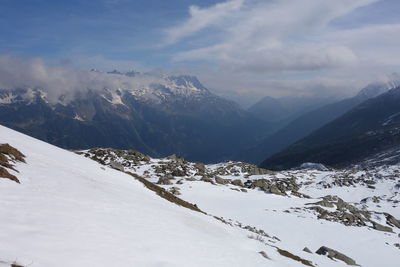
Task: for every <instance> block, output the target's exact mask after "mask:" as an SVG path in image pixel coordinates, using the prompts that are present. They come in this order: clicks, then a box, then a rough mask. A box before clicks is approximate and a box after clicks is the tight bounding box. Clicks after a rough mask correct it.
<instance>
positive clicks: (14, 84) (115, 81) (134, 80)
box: [0, 55, 165, 101]
mask: <svg viewBox="0 0 400 267" xmlns="http://www.w3.org/2000/svg"><path fill="white" fill-rule="evenodd" d="M164 82H165V80H163V79H162V78H161V77H157V76H156V75H145V74H139V75H137V76H135V77H128V76H125V75H115V74H108V73H104V72H97V71H84V70H80V69H76V68H72V67H65V66H50V65H48V64H46V63H45V62H44V60H43V59H41V58H31V59H20V58H15V57H10V56H8V55H0V89H6V90H13V89H16V88H41V89H43V90H45V91H46V92H47V94H48V99H49V100H50V101H56V100H57V99H58V97H59V96H60V95H65V96H67V97H69V98H72V97H73V96H74V95H75V94H76V93H77V92H85V91H87V90H103V89H104V88H109V89H110V88H112V89H115V88H124V89H128V90H134V89H137V88H141V87H147V86H150V85H151V84H155V83H157V84H163V83H164Z"/></svg>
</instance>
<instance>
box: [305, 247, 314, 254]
mask: <svg viewBox="0 0 400 267" xmlns="http://www.w3.org/2000/svg"><path fill="white" fill-rule="evenodd" d="M303 251H305V252H307V253H311V254H312V252H311V250H310V249H309V248H308V247H305V248H303Z"/></svg>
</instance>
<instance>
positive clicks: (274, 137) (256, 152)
mask: <svg viewBox="0 0 400 267" xmlns="http://www.w3.org/2000/svg"><path fill="white" fill-rule="evenodd" d="M399 81H400V79H399V77H398V75H397V74H393V75H391V76H390V82H376V83H372V84H370V85H368V86H366V87H365V88H363V89H362V90H361V91H360V92H359V93H358V94H357V95H355V96H354V97H351V98H347V99H344V100H340V101H336V102H333V103H330V104H327V105H323V106H321V107H319V108H316V109H313V110H311V111H309V112H306V113H305V114H303V115H301V116H299V117H298V118H296V119H294V120H292V121H291V122H289V123H288V124H287V125H286V126H284V127H282V128H281V129H279V130H277V131H276V132H275V133H273V134H270V135H269V136H267V137H265V138H264V139H263V140H261V141H260V142H259V143H258V144H256V145H255V146H253V147H248V148H246V149H244V150H242V151H240V152H238V153H237V154H236V156H235V159H237V160H243V161H247V162H253V163H257V164H259V163H261V162H263V161H264V160H265V159H267V158H269V157H271V156H272V155H274V154H276V153H278V152H280V151H282V150H283V149H285V148H286V147H288V146H290V145H291V144H293V143H295V142H296V141H299V140H300V139H302V138H304V137H306V136H308V135H309V134H311V133H313V132H314V131H316V130H318V129H319V128H320V127H322V126H324V125H325V124H327V123H329V122H331V121H333V120H335V119H336V118H338V117H340V116H342V115H343V114H345V113H346V112H348V111H350V110H351V109H352V108H354V107H356V106H357V105H359V104H361V103H363V102H364V101H366V100H368V99H371V98H374V97H376V96H378V95H380V94H382V93H384V92H387V91H388V90H390V89H391V88H394V87H396V86H398V85H399V84H400V82H399Z"/></svg>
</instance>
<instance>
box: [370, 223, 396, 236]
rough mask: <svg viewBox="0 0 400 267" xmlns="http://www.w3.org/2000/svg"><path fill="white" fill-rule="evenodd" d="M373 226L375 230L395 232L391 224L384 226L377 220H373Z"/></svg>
mask: <svg viewBox="0 0 400 267" xmlns="http://www.w3.org/2000/svg"><path fill="white" fill-rule="evenodd" d="M372 225H373V226H372V228H374V229H375V230H378V231H382V232H388V233H393V229H392V228H390V227H389V226H384V225H382V224H379V223H377V222H372Z"/></svg>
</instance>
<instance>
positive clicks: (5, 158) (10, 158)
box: [0, 144, 25, 183]
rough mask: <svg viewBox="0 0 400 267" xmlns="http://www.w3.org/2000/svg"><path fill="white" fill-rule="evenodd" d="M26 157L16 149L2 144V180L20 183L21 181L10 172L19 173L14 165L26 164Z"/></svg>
mask: <svg viewBox="0 0 400 267" xmlns="http://www.w3.org/2000/svg"><path fill="white" fill-rule="evenodd" d="M24 158H25V156H24V154H22V153H21V152H20V151H18V150H17V149H16V148H14V147H12V146H10V145H9V144H0V178H6V179H9V180H12V181H14V182H16V183H20V182H19V179H18V178H17V177H16V176H15V175H13V174H11V173H10V172H9V170H13V171H15V172H18V170H16V169H15V168H14V165H13V164H12V163H15V162H25V159H24Z"/></svg>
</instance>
